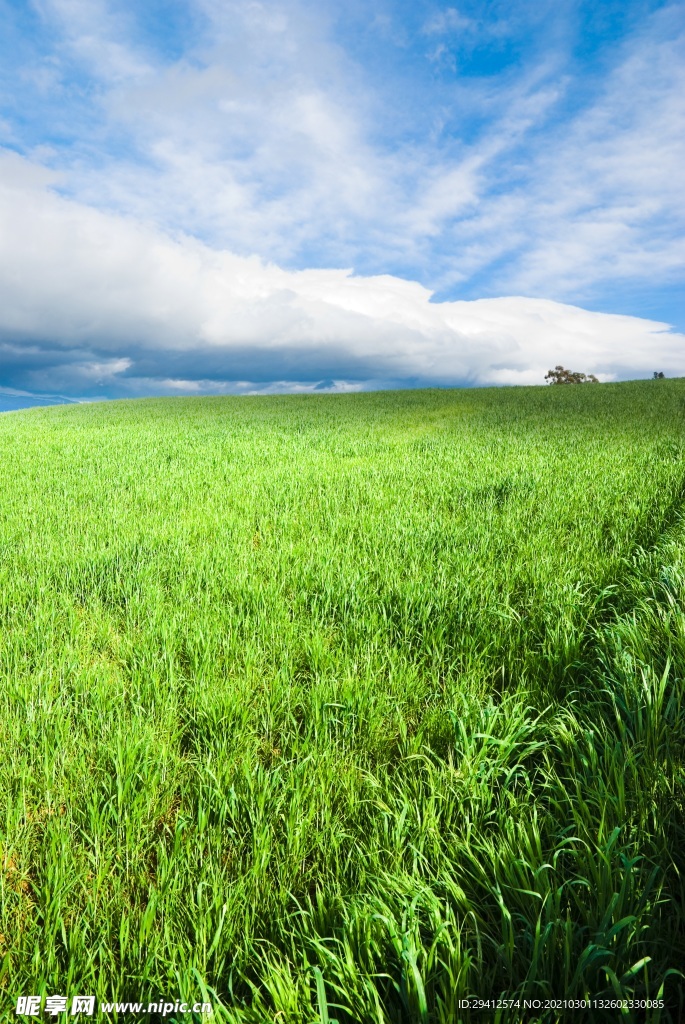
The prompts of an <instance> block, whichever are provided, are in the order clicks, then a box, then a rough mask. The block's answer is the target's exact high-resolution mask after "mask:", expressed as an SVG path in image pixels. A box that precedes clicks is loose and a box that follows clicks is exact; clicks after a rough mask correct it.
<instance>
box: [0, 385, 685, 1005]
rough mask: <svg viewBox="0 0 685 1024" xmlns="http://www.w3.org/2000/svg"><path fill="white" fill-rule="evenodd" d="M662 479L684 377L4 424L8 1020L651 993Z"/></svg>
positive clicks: (670, 592)
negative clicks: (43, 1009) (147, 1009)
mask: <svg viewBox="0 0 685 1024" xmlns="http://www.w3.org/2000/svg"><path fill="white" fill-rule="evenodd" d="M684 502H685V381H654V382H652V381H645V382H638V383H629V384H617V385H602V386H594V385H591V386H581V387H556V388H555V387H553V388H515V389H514V388H512V389H488V390H464V391H414V392H402V393H400V392H385V393H380V394H364V395H341V396H330V395H329V396H306V397H295V396H289V397H274V398H235V399H234V398H203V399H164V400H145V401H135V402H117V403H110V404H98V405H90V406H79V407H74V406H67V407H57V408H51V409H47V410H38V409H34V410H28V411H25V412H21V413H13V414H11V415H7V416H3V417H0V744H1V746H0V749H1V750H2V759H1V761H0V899H1V910H0V1004H2V1003H3V1002H4V1007H3V1006H0V1016H1V1015H2V1013H4V1012H5V1010H7V1014H8V1017H11V1018H12V1019H15V1018H14V1003H16V996H17V995H19V994H22V993H29V992H31V993H36V994H40V993H43V994H47V995H52V994H53V993H55V992H57V993H62V994H67V993H68V994H72V993H91V994H97V997H98V1000H103V1001H106V1000H113V999H118V1000H122V1001H123V1000H133V1001H141V1002H144V1003H148V1002H154V1001H156V1000H157V998H160V999H161V998H162V997H164V998H167V997H171V998H172V1000H174V1001H176V1000H178V1001H182V1000H188V1001H190V1002H192V1001H194V1000H195V999H200V998H206V999H209V1000H210V1001H211V1002H212V1003H213V1005H214V1012H215V1017H216V1018H218V1019H220V1020H226V1021H232V1022H236V1024H237V1022H257V1021H259V1022H262V1021H264V1022H266V1021H273V1020H274V1019H276V1020H279V1021H282V1022H284V1024H285V1022H290V1021H293V1022H303V1024H304V1022H310V1021H312V1022H313V1021H326V1020H327V1019H329V1018H330V1019H331V1020H334V1019H335V1020H338V1021H339V1022H341V1024H342V1022H343V1021H364V1022H366V1021H377V1022H379V1024H381V1022H397V1024H399V1022H413V1021H421V1022H431V1024H432V1022H447V1021H451V1022H453V1024H454V1022H456V1021H457V1020H464V1021H467V1020H471V1019H473V1020H484V1019H495V1018H494V1010H493V1011H492V1015H491V1016H488V1014H487V1012H486V1011H481V1012H476V1011H471V1010H468V1009H465V1008H464V1007H463V1006H460V1001H462V1000H465V999H467V998H476V997H479V998H481V999H493V998H497V997H503V998H507V999H510V1000H518V1001H519V1003H520V1005H519V1007H518V1008H516V1007H515V1006H514V1007H513V1008H510V1009H509V1010H507V1011H505V1012H504V1015H503V1016H502V1017H501V1018H500V1019H502V1020H518V1019H519V1018H520V1019H525V1020H531V1019H540V1020H555V1019H563V1017H564V1013H566V1012H568V1013H570V1012H571V1010H570V1009H569V1008H568V1007H566V1009H565V1008H564V1007H563V1006H561V1007H557V1008H551V1009H550V1008H548V1009H547V1010H545V1008H544V1007H545V1000H550V999H556V1000H562V1001H563V1000H567V1001H568V1000H577V1001H580V1005H579V1006H578V1007H576V1008H575V1009H573V1013H572V1017H573V1020H574V1021H581V1020H603V1019H606V1020H615V1019H617V1016H618V1012H619V1011H617V1009H616V1008H615V1007H612V1006H611V1005H610V1003H611V1000H616V999H624V1000H633V1001H634V1005H632V1006H631V1005H629V1004H628V1003H626V1005H625V1009H626V1013H627V1015H626V1016H625V1019H626V1020H636V1021H637V1020H645V1019H647V1020H659V1019H661V1020H669V1019H671V1020H678V1019H679V1014H683V1013H685V995H684V993H685V988H684V981H683V976H682V974H679V973H678V971H680V970H682V968H683V964H684V963H685V920H684V913H685V910H684V908H685V900H684V895H685V893H684V892H683V886H684V884H685V883H684V881H683V872H684V871H685V852H684V851H685V709H684V707H683V678H684V676H685V521H684V520H683V507H684ZM524 999H527V1000H529V1001H530V1000H539V1001H540V1005H539V1006H537V1004H534V1007H533V1008H531V1006H528V1007H526V1008H525V1009H524V1002H523V1001H524ZM591 1000H595V1004H594V1005H589V1001H591ZM602 1000H604V1001H606V1005H604V1003H602ZM645 1000H655V1001H657V1002H658V1001H659V1000H662V1001H663V1002H664V1009H663V1010H660V1009H659V1008H658V1005H657V1006H656V1007H654V1006H650V1005H647V1006H646V1007H645V1006H644V1005H641V1004H640V1001H642V1002H643V1003H644V1001H645ZM13 1001H14V1003H13ZM484 1013H485V1016H483V1014H484ZM536 1014H537V1016H535V1015H536ZM555 1015H556V1016H555ZM115 1016H116V1014H115V1013H113V1014H112V1017H115ZM2 1019H4V1018H2ZM145 1019H148V1020H150V1019H155V1017H154V1014H153V1015H152V1016H150V1015H147V1017H146V1018H145ZM166 1019H167V1020H176V1019H178V1020H180V1019H181V1017H180V1016H179V1015H178V1014H176V1015H175V1014H174V1012H173V1011H172V1012H171V1013H169V1014H168V1015H167V1017H166ZM185 1019H189V1018H185ZM622 1019H623V1018H622Z"/></svg>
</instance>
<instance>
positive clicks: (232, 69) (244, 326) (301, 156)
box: [0, 0, 685, 405]
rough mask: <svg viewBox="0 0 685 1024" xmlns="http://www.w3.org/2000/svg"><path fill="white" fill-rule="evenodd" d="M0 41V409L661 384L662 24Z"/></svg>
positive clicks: (666, 60) (9, 30)
mask: <svg viewBox="0 0 685 1024" xmlns="http://www.w3.org/2000/svg"><path fill="white" fill-rule="evenodd" d="M0 19H1V22H2V29H3V31H2V32H1V33H0V51H1V53H0V56H1V60H0V391H1V392H2V393H3V394H4V395H5V401H6V403H9V404H10V405H11V404H12V403H14V404H15V405H16V404H17V403H21V402H22V401H25V402H29V401H31V400H33V399H32V397H31V396H34V395H38V396H43V398H45V399H46V400H48V397H49V400H55V399H56V397H59V396H63V397H64V398H66V399H78V398H93V397H118V396H122V395H137V394H157V393H169V394H177V393H185V392H188V393H205V392H209V391H227V392H238V393H241V392H244V391H254V390H308V389H311V388H314V387H317V386H320V384H321V381H322V380H325V381H326V382H330V381H333V382H334V383H333V384H332V385H329V386H332V387H335V388H337V389H343V390H344V389H346V388H354V389H357V388H361V387H372V386H393V385H395V384H406V383H412V384H417V383H418V384H421V383H427V384H434V383H442V384H459V383H464V384H487V383H533V382H536V381H537V380H538V379H540V381H541V380H542V379H543V376H544V369H546V368H547V366H548V365H550V364H554V363H555V362H558V361H564V360H565V361H566V362H567V363H569V362H570V363H573V364H574V367H575V364H577V363H578V362H579V360H580V361H582V362H583V365H582V366H580V365H578V366H577V368H578V369H584V370H588V371H590V370H593V371H595V372H598V373H599V374H600V375H602V376H603V378H604V379H621V378H624V377H630V376H642V375H646V374H648V370H649V368H650V367H651V368H652V369H664V370H665V371H666V372H667V373H668V374H669V375H671V374H675V373H678V374H685V354H684V352H683V344H684V343H683V337H682V334H681V332H682V331H683V329H684V328H685V301H684V299H683V294H684V291H683V265H684V263H685V241H684V235H683V227H684V226H685V197H684V193H685V190H684V189H683V188H682V178H683V170H682V168H683V167H685V125H684V121H685V60H684V56H685V45H684V44H685V5H683V4H682V3H675V4H674V3H658V2H649V0H645V2H623V3H618V2H613V0H612V2H606V3H602V2H599V3H597V2H595V3H578V2H570V0H568V2H564V0H556V2H549V3H548V2H545V0H540V2H536V3H530V2H528V3H516V2H513V3H512V2H507V3H505V2H486V3H476V2H464V3H461V4H459V5H458V6H457V5H454V4H444V3H443V4H441V3H428V2H412V3H409V2H405V0H401V2H399V0H398V2H391V0H370V2H369V0H365V2H364V3H362V2H361V0H348V2H347V3H345V4H337V3H336V4H333V3H328V2H327V0H318V2H316V3H314V2H308V0H307V2H304V0H303V2H299V0H288V2H271V0H264V2H257V0H244V2H243V0H235V2H234V0H169V2H161V0H146V2H145V3H143V4H133V3H130V2H126V0H33V2H19V0H0ZM602 314H603V315H602ZM668 325H670V326H671V327H672V328H673V330H670V331H669V330H668ZM657 363H658V365H657ZM648 375H651V373H649V374H648ZM0 401H2V398H1V397H0Z"/></svg>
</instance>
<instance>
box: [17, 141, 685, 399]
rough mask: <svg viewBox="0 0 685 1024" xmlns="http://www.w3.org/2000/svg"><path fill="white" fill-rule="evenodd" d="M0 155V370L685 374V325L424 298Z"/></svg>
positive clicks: (522, 301)
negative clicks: (95, 197)
mask: <svg viewBox="0 0 685 1024" xmlns="http://www.w3.org/2000/svg"><path fill="white" fill-rule="evenodd" d="M58 184H59V180H58V178H56V176H55V175H54V174H53V173H52V172H49V171H47V170H46V169H45V168H44V167H42V166H40V165H38V164H37V163H35V162H32V161H29V160H26V159H24V158H22V157H19V156H18V155H16V154H14V153H11V152H8V151H5V152H2V153H0V268H1V272H0V367H1V369H2V373H1V379H0V384H2V385H3V386H4V388H5V389H13V391H14V393H15V394H17V393H19V392H21V391H24V392H29V393H34V394H35V393H45V394H47V393H50V394H53V395H54V394H59V395H61V396H62V397H64V398H69V397H73V398H96V397H98V396H102V395H107V396H108V397H124V396H137V395H144V394H159V393H169V394H174V393H181V392H187V393H211V392H239V393H243V392H246V391H269V390H279V389H289V390H293V389H295V390H297V389H304V390H308V389H313V388H315V387H317V386H321V382H324V383H325V385H326V386H330V387H336V388H338V389H345V388H364V387H374V386H376V387H378V386H393V385H394V386H396V385H409V386H416V385H421V384H425V385H455V384H534V383H542V381H543V378H544V374H545V372H546V370H547V369H549V368H550V367H551V366H553V365H555V364H556V363H563V364H565V365H570V366H571V367H572V368H573V369H580V370H583V371H584V372H593V373H596V374H597V375H598V376H600V378H602V379H614V378H621V377H635V376H646V375H651V372H652V371H653V370H655V369H658V370H663V371H664V372H665V373H667V375H671V374H681V373H683V369H684V367H683V352H684V351H685V344H684V343H685V336H683V335H682V334H677V333H674V332H672V331H670V330H669V328H668V325H667V324H665V323H659V322H655V321H651V320H645V319H642V318H636V317H629V316H617V315H611V314H605V313H594V312H589V311H587V310H584V309H581V308H578V307H575V306H571V305H567V304H562V303H558V302H554V301H551V300H546V299H536V298H522V297H511V298H496V299H480V300H475V301H456V302H435V301H431V298H432V293H431V291H430V290H429V289H427V288H426V287H424V286H422V285H421V284H418V283H416V282H412V281H406V280H402V279H400V278H398V277H393V276H391V275H376V276H356V275H354V274H353V273H352V272H351V271H350V270H345V269H340V270H320V269H315V270H289V269H284V268H282V267H279V266H277V265H275V264H273V263H269V262H266V261H265V260H263V259H262V258H260V257H257V256H251V257H246V256H242V255H237V254H236V253H232V252H230V251H227V250H225V249H219V248H216V247H213V246H210V245H208V244H206V243H204V242H202V241H200V240H198V239H197V238H193V237H191V236H189V235H186V234H182V233H178V232H176V233H172V232H170V231H168V230H163V229H161V228H160V227H159V226H157V225H155V224H154V223H145V222H144V221H142V220H141V219H140V218H134V217H131V216H125V215H123V214H120V213H115V212H111V211H110V212H105V211H102V210H98V209H95V208H93V207H92V206H89V205H87V204H85V203H83V202H79V201H77V200H75V199H71V198H66V197H65V196H64V195H60V194H58V192H57V191H55V187H56V186H57V185H58Z"/></svg>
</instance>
